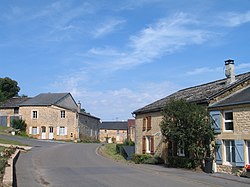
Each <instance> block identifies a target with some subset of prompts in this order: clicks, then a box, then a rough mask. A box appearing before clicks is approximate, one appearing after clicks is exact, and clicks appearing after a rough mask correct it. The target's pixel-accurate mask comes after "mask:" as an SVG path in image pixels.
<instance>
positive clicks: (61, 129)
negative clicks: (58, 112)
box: [59, 126, 65, 136]
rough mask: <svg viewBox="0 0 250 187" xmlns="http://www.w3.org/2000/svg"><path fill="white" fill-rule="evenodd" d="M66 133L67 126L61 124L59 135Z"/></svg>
mask: <svg viewBox="0 0 250 187" xmlns="http://www.w3.org/2000/svg"><path fill="white" fill-rule="evenodd" d="M64 135H65V127H64V126H60V127H59V136H64Z"/></svg>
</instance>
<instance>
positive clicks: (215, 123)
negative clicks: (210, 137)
mask: <svg viewBox="0 0 250 187" xmlns="http://www.w3.org/2000/svg"><path fill="white" fill-rule="evenodd" d="M210 122H211V127H212V128H214V132H215V133H220V132H221V116H220V111H211V112H210Z"/></svg>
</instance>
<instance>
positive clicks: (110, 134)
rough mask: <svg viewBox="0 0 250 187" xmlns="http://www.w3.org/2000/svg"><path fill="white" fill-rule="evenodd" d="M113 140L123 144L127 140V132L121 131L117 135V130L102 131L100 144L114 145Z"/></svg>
mask: <svg viewBox="0 0 250 187" xmlns="http://www.w3.org/2000/svg"><path fill="white" fill-rule="evenodd" d="M112 139H114V140H115V142H116V143H123V142H124V141H125V140H126V139H127V130H119V134H117V130H106V131H105V129H101V130H100V142H107V141H108V143H112Z"/></svg>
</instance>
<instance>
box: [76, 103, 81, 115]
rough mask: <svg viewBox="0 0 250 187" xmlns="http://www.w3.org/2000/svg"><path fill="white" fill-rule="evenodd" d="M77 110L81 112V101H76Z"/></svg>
mask: <svg viewBox="0 0 250 187" xmlns="http://www.w3.org/2000/svg"><path fill="white" fill-rule="evenodd" d="M77 111H78V112H79V113H80V112H81V102H80V101H78V103H77Z"/></svg>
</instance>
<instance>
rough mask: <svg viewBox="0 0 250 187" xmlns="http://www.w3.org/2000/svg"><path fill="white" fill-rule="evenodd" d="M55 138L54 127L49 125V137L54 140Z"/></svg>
mask: <svg viewBox="0 0 250 187" xmlns="http://www.w3.org/2000/svg"><path fill="white" fill-rule="evenodd" d="M53 138H54V128H53V127H49V139H50V140H52V139H53Z"/></svg>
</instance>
